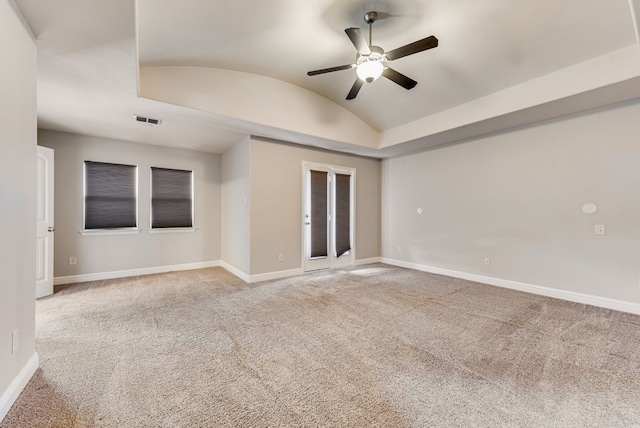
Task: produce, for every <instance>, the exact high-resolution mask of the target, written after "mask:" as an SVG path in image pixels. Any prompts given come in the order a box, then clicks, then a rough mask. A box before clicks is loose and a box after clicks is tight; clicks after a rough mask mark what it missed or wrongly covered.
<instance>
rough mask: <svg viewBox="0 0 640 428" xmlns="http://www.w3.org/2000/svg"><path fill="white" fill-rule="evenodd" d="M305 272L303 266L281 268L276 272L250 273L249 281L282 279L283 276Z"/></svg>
mask: <svg viewBox="0 0 640 428" xmlns="http://www.w3.org/2000/svg"><path fill="white" fill-rule="evenodd" d="M303 273H304V271H303V270H302V268H298V269H289V270H279V271H276V272H267V273H258V274H255V275H249V281H247V282H260V281H270V280H272V279H282V278H288V277H290V276H297V275H302V274H303Z"/></svg>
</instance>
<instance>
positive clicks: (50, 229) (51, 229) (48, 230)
mask: <svg viewBox="0 0 640 428" xmlns="http://www.w3.org/2000/svg"><path fill="white" fill-rule="evenodd" d="M54 230H56V228H55V227H53V226H49V228H48V229H47V232H53V231H54Z"/></svg>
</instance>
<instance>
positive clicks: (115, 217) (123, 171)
mask: <svg viewBox="0 0 640 428" xmlns="http://www.w3.org/2000/svg"><path fill="white" fill-rule="evenodd" d="M137 169H138V167H136V166H135V165H121V164H114V163H103V162H91V161H85V162H84V228H85V230H95V229H125V228H133V229H135V228H137V227H138V215H137V213H138V209H137V208H138V201H137Z"/></svg>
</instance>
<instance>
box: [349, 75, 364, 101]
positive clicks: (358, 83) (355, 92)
mask: <svg viewBox="0 0 640 428" xmlns="http://www.w3.org/2000/svg"><path fill="white" fill-rule="evenodd" d="M363 83H364V81H363V80H360V78H359V77H358V78H356V81H355V82H354V83H353V86H352V87H351V90H350V91H349V95H347V99H348V100H352V99H354V98H355V97H356V96H357V95H358V92H360V88H362V85H363Z"/></svg>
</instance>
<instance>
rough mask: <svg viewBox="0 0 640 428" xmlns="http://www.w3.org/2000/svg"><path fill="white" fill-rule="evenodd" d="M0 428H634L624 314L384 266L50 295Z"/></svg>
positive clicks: (633, 381)
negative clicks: (21, 384)
mask: <svg viewBox="0 0 640 428" xmlns="http://www.w3.org/2000/svg"><path fill="white" fill-rule="evenodd" d="M36 336H37V342H36V346H37V351H38V353H39V355H40V361H41V365H40V369H39V370H38V371H37V373H36V375H35V376H34V378H33V379H32V381H31V382H30V383H29V384H28V385H27V387H26V389H25V390H24V392H23V393H22V395H21V396H20V397H19V399H18V400H17V402H16V403H15V405H14V407H13V408H12V409H11V411H10V412H9V414H8V415H7V417H6V418H5V420H4V421H3V423H2V424H1V425H2V426H3V427H90V426H104V427H107V426H108V427H125V426H131V427H133V426H135V427H144V426H149V427H160V426H162V427H172V426H185V427H224V426H243V427H245V426H246V427H253V426H255V427H262V426H270V427H275V426H278V427H282V426H309V427H312V426H331V427H342V426H350V427H369V426H385V427H396V426H401V427H426V426H439V427H470V426H473V427H502V426H508V427H513V426H527V427H546V426H553V427H585V426H592V427H629V426H640V346H639V345H640V317H638V316H634V315H629V314H624V313H619V312H615V311H609V310H605V309H599V308H594V307H589V306H584V305H579V304H573V303H568V302H563V301H559V300H553V299H549V298H545V297H540V296H535V295H530V294H525V293H520V292H515V291H510V290H506V289H500V288H494V287H491V286H486V285H481V284H477V283H472V282H467V281H462V280H456V279H451V278H446V277H441V276H437V275H430V274H426V273H421V272H415V271H410V270H405V269H401V268H396V267H391V266H386V265H370V266H363V267H356V268H348V269H339V270H334V271H330V272H319V273H315V274H310V275H305V276H301V277H296V278H289V279H285V280H278V281H269V282H263V283H258V284H252V285H247V284H244V283H243V282H241V281H240V280H238V279H237V278H235V277H234V276H232V275H231V274H229V273H227V272H226V271H224V270H222V269H220V268H213V269H203V270H197V271H190V272H178V273H169V274H160V275H151V276H144V277H136V278H129V279H119V280H109V281H98V282H92V283H85V284H77V285H71V286H63V287H58V289H57V292H56V294H55V295H54V296H52V297H49V298H46V299H42V300H40V301H38V302H37V332H36Z"/></svg>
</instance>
